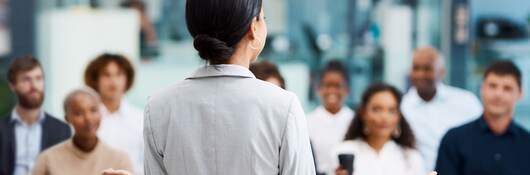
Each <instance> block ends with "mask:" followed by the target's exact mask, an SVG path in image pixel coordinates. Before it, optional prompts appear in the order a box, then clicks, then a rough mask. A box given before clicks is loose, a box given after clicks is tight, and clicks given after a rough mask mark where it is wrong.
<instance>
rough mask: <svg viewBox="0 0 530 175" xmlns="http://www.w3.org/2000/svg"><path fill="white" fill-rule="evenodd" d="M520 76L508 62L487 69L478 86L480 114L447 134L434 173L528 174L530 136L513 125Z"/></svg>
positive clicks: (518, 94)
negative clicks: (477, 117)
mask: <svg viewBox="0 0 530 175" xmlns="http://www.w3.org/2000/svg"><path fill="white" fill-rule="evenodd" d="M521 76H522V75H521V72H520V70H519V69H518V68H517V66H515V65H514V64H513V63H512V62H511V61H499V62H496V63H494V64H492V65H491V66H490V67H488V69H487V70H486V72H485V74H484V80H483V82H482V86H481V96H482V101H483V105H484V114H483V115H482V117H480V118H479V119H477V120H475V121H473V122H471V123H468V124H465V125H463V126H460V127H457V128H454V129H451V130H450V131H449V132H447V134H446V135H445V136H444V138H443V139H442V142H441V144H440V149H439V152H438V160H437V163H436V171H438V174H440V175H528V174H530V134H529V133H528V131H526V130H524V129H523V128H522V127H521V126H519V125H518V124H517V123H515V122H513V111H514V108H515V105H516V103H517V101H519V100H520V99H521V98H522V89H521Z"/></svg>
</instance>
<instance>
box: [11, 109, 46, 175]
mask: <svg viewBox="0 0 530 175" xmlns="http://www.w3.org/2000/svg"><path fill="white" fill-rule="evenodd" d="M44 117H45V114H44V112H43V111H42V110H41V112H40V113H39V116H38V119H37V121H35V122H34V123H33V124H31V125H27V124H26V123H25V122H24V121H23V120H22V118H21V117H20V115H19V114H18V112H17V111H16V109H13V112H11V121H12V122H15V125H14V126H15V143H16V149H15V150H16V153H15V157H16V158H15V160H16V162H15V170H14V175H26V174H28V173H29V172H30V170H31V169H32V168H33V165H34V163H35V159H36V158H37V156H38V155H39V153H40V149H41V144H42V142H41V141H42V122H43V121H44Z"/></svg>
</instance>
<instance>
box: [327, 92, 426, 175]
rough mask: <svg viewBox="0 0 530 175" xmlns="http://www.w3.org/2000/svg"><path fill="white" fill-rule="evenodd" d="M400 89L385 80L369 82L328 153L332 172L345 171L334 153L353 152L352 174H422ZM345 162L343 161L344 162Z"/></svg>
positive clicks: (422, 170) (340, 172)
mask: <svg viewBox="0 0 530 175" xmlns="http://www.w3.org/2000/svg"><path fill="white" fill-rule="evenodd" d="M400 102H401V93H400V92H399V91H398V90H397V89H396V88H394V87H392V86H389V85H385V84H375V85H372V86H370V87H369V88H368V89H367V90H366V91H365V93H364V95H363V97H362V101H361V105H360V107H359V109H358V110H357V114H356V116H355V118H354V119H353V121H352V124H351V125H350V128H349V129H348V132H347V133H346V138H345V141H344V142H343V143H341V144H340V145H338V146H337V147H336V148H335V149H334V151H333V154H332V160H334V164H333V167H336V168H337V169H336V171H335V172H330V173H329V174H336V175H346V174H347V172H346V171H345V170H344V169H343V168H344V167H340V166H339V162H338V155H340V154H351V155H354V163H353V165H352V166H353V169H354V173H353V174H355V175H388V174H392V175H424V174H427V172H424V169H423V160H422V159H421V156H420V153H419V152H418V151H417V150H416V149H415V148H414V146H415V139H414V135H413V133H412V130H411V129H410V126H409V125H408V123H407V121H406V120H405V118H404V117H403V115H402V113H401V111H400V108H399V105H400ZM346 166H347V165H346Z"/></svg>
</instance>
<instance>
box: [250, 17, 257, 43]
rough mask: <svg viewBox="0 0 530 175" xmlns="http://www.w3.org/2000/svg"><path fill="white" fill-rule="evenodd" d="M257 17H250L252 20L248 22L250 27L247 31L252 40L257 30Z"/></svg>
mask: <svg viewBox="0 0 530 175" xmlns="http://www.w3.org/2000/svg"><path fill="white" fill-rule="evenodd" d="M258 22H259V21H258V17H254V18H253V19H252V22H251V23H250V27H249V31H248V36H249V38H250V40H254V39H256V35H257V31H258V26H257V25H258Z"/></svg>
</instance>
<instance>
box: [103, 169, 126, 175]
mask: <svg viewBox="0 0 530 175" xmlns="http://www.w3.org/2000/svg"><path fill="white" fill-rule="evenodd" d="M102 175H133V174H132V173H131V172H129V171H125V170H115V169H107V170H105V171H103V173H102Z"/></svg>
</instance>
